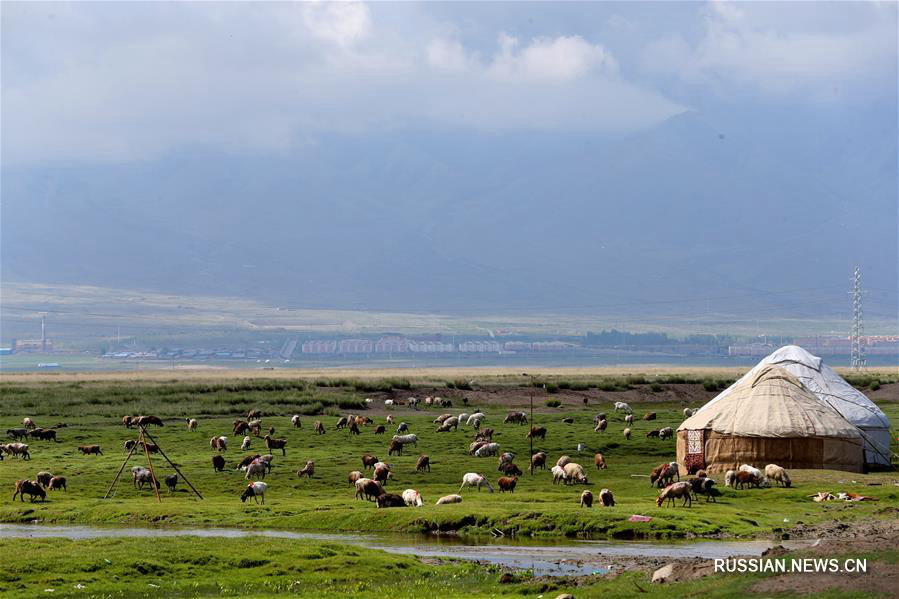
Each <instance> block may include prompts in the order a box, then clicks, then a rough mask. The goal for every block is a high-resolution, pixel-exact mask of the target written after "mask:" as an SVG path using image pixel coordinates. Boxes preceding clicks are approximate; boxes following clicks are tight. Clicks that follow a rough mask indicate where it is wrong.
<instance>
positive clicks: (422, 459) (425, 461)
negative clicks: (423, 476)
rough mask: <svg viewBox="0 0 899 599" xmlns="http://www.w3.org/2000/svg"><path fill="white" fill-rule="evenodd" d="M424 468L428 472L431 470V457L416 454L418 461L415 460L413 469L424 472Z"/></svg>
mask: <svg viewBox="0 0 899 599" xmlns="http://www.w3.org/2000/svg"><path fill="white" fill-rule="evenodd" d="M425 468H427V469H428V472H430V471H431V458H429V457H428V456H426V455H424V454H422V455H420V456H418V461H417V462H415V470H416V472H424V471H425Z"/></svg>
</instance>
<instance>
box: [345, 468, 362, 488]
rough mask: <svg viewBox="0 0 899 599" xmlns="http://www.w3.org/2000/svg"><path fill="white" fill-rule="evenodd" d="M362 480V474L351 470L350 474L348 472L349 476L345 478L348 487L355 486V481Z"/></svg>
mask: <svg viewBox="0 0 899 599" xmlns="http://www.w3.org/2000/svg"><path fill="white" fill-rule="evenodd" d="M363 478H365V475H364V474H362V473H361V472H359V471H358V470H353V471H352V472H350V474H349V476H347V478H346V480H347V482H348V483H349V485H350V486H351V487H352V486H354V485H355V484H356V481H357V480H361V479H363Z"/></svg>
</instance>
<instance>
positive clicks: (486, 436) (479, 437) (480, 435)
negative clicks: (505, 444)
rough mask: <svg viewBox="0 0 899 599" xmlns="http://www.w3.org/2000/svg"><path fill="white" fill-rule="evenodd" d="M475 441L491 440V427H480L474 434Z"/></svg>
mask: <svg viewBox="0 0 899 599" xmlns="http://www.w3.org/2000/svg"><path fill="white" fill-rule="evenodd" d="M474 440H475V441H492V440H493V429H492V428H485V429H481V430H479V431H478V432H477V434H476V435H475V436H474Z"/></svg>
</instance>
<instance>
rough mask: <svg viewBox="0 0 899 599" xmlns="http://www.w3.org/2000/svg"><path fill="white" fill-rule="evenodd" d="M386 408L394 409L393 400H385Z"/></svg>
mask: <svg viewBox="0 0 899 599" xmlns="http://www.w3.org/2000/svg"><path fill="white" fill-rule="evenodd" d="M384 407H385V408H392V407H393V400H392V399H385V400H384Z"/></svg>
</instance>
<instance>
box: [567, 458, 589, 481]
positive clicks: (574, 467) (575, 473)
mask: <svg viewBox="0 0 899 599" xmlns="http://www.w3.org/2000/svg"><path fill="white" fill-rule="evenodd" d="M562 469H563V470H564V471H565V479H566V480H568V481H571V482H576V483H581V484H585V485H586V484H587V475H586V474H585V473H584V468H583V467H582V466H581V465H580V464H575V463H574V462H570V463H568V464H565V466H563V467H562Z"/></svg>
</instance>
